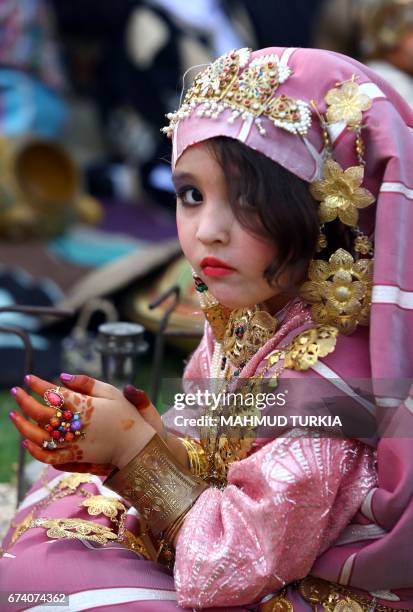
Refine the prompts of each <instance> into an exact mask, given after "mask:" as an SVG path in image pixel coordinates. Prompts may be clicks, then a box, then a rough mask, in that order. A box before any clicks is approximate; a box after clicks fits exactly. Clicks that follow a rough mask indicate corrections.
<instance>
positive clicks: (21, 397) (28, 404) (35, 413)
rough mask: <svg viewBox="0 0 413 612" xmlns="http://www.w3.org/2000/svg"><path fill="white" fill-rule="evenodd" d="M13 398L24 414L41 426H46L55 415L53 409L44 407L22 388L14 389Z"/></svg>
mask: <svg viewBox="0 0 413 612" xmlns="http://www.w3.org/2000/svg"><path fill="white" fill-rule="evenodd" d="M13 396H14V399H15V400H16V402H17V403H18V405H19V406H20V408H21V409H22V410H23V412H24V413H25V414H26V415H27V416H28V417H30V418H31V419H33V420H35V421H37V422H38V423H39V424H40V425H46V423H48V422H49V420H50V419H51V418H52V416H53V415H54V413H55V411H54V410H53V408H49V407H48V406H43V404H41V403H40V402H38V401H37V399H36V398H34V397H33V396H31V395H29V394H28V393H26V391H25V390H24V389H21V388H20V387H14V388H13Z"/></svg>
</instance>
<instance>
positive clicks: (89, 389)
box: [60, 372, 119, 399]
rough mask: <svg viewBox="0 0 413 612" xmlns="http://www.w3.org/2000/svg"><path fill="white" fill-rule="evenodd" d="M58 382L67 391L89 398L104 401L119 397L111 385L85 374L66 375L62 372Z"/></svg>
mask: <svg viewBox="0 0 413 612" xmlns="http://www.w3.org/2000/svg"><path fill="white" fill-rule="evenodd" d="M60 380H61V381H62V382H63V383H64V385H65V386H66V387H67V388H68V389H71V390H72V391H77V392H78V393H83V394H86V395H90V396H91V397H100V398H104V399H116V398H117V397H119V391H118V390H117V389H116V388H115V387H114V386H113V385H108V384H107V383H104V382H102V381H101V380H96V378H91V377H90V376H86V375H85V374H66V372H63V373H62V374H60Z"/></svg>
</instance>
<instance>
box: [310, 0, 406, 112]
mask: <svg viewBox="0 0 413 612" xmlns="http://www.w3.org/2000/svg"><path fill="white" fill-rule="evenodd" d="M315 44H316V45H317V46H319V47H322V48H325V49H331V50H333V51H339V52H341V53H347V54H348V55H351V56H352V57H354V58H356V59H359V60H360V61H362V62H364V63H366V64H367V65H368V66H370V67H371V68H373V70H375V71H376V72H377V73H378V74H379V75H380V76H381V77H382V78H384V79H385V80H386V81H387V82H388V83H390V84H391V85H392V86H393V87H394V88H395V89H396V91H397V92H398V93H399V94H400V95H401V96H402V97H403V98H404V99H405V100H406V102H408V103H409V104H410V106H413V2H412V0H359V1H358V2H355V0H330V1H329V2H327V3H325V4H324V5H323V7H322V10H321V12H320V14H319V17H318V18H317V20H316V29H315Z"/></svg>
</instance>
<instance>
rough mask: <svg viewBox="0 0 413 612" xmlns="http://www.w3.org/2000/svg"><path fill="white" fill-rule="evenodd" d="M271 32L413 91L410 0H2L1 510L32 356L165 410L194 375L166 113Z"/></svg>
mask: <svg viewBox="0 0 413 612" xmlns="http://www.w3.org/2000/svg"><path fill="white" fill-rule="evenodd" d="M274 45H276V46H293V47H296V46H304V47H311V46H315V47H322V48H327V49H331V50H334V51H339V52H343V53H346V54H348V55H351V56H353V57H354V58H356V59H358V60H360V61H362V62H365V63H368V64H369V65H370V66H371V67H372V68H373V69H374V70H376V71H377V72H379V74H380V75H381V76H382V77H383V78H385V79H386V80H388V81H389V82H390V83H391V84H392V85H393V86H394V87H395V89H396V90H397V91H398V92H399V93H400V95H401V96H403V97H404V98H405V99H406V101H407V102H408V103H409V104H413V76H412V75H413V1H410V0H289V1H288V2H285V0H260V1H258V2H257V1H256V0H194V1H192V2H188V1H187V0H142V1H140V0H116V2H115V1H113V0H70V1H68V0H0V483H1V484H0V505H1V506H2V507H3V509H6V508H7V507H8V508H11V507H12V506H13V504H14V497H13V496H14V491H15V488H16V480H17V476H18V470H19V469H20V471H21V470H22V469H23V459H24V458H23V456H22V451H20V450H19V446H20V445H19V444H18V442H19V440H18V436H17V434H16V432H15V429H14V428H13V427H12V426H11V424H10V423H9V420H8V418H7V415H8V412H9V410H11V409H12V408H13V407H14V403H13V402H12V400H11V398H10V395H9V389H10V387H12V386H13V385H19V384H20V385H21V384H22V381H23V375H24V373H25V371H27V370H31V371H32V372H33V373H35V374H37V375H39V376H42V377H44V378H47V379H49V380H51V381H53V380H56V376H57V375H58V374H59V372H61V371H64V370H65V371H69V372H83V371H85V372H88V373H90V374H92V375H95V376H100V377H105V378H107V379H109V380H112V381H113V382H115V384H119V385H120V384H123V383H124V382H125V381H132V382H135V383H136V384H138V385H139V386H141V387H143V388H145V389H146V390H147V391H148V392H149V393H150V394H151V396H152V397H153V398H155V399H156V401H157V405H158V407H159V409H160V410H162V409H163V408H164V406H163V404H162V395H161V394H160V393H159V382H160V381H161V380H162V378H164V377H166V376H174V377H179V376H180V375H181V374H182V370H183V367H184V363H185V360H186V359H187V356H188V354H189V353H190V351H191V350H193V348H194V347H195V346H196V344H197V342H198V341H199V338H200V337H201V335H202V330H203V317H202V313H201V312H200V311H199V308H198V304H197V300H196V297H195V295H194V289H193V285H192V279H191V270H190V269H189V267H188V265H187V264H186V263H185V262H184V261H183V259H182V258H181V256H180V251H179V245H178V242H177V238H176V228H175V220H174V197H173V192H172V186H171V177H170V162H169V159H170V142H169V141H168V139H167V138H165V137H164V136H163V135H161V133H160V128H161V127H162V126H163V125H165V123H166V120H165V114H166V113H167V112H170V111H172V110H175V109H176V108H177V107H178V105H179V100H180V97H181V93H182V89H183V79H182V75H183V74H184V73H185V72H186V71H188V72H187V76H186V80H185V84H186V85H188V83H190V81H191V76H193V75H194V74H195V73H196V71H195V72H194V71H191V70H189V69H190V68H191V67H193V66H199V65H203V64H206V63H208V62H209V61H210V60H211V59H213V58H214V57H216V56H217V55H220V54H222V53H225V52H226V51H229V50H231V49H232V48H236V47H242V46H250V47H252V48H260V47H266V46H274ZM168 292H169V293H168ZM162 296H163V297H164V298H165V299H163V301H162ZM156 299H158V301H159V300H161V303H160V304H159V305H157V306H156V307H154V308H153V309H150V308H149V304H150V303H151V302H153V301H154V300H156ZM21 306H25V307H26V308H23V309H21V308H20V309H19V308H16V307H21ZM33 307H34V308H33ZM36 308H37V310H36ZM50 309H57V310H56V311H54V312H52V314H53V316H51V311H50ZM119 321H122V322H126V323H128V324H129V327H128V326H126V327H125V325H123V326H122V325H119V323H117V322H119ZM105 323H106V324H109V327H106V328H102V325H103V324H105ZM113 326H114V327H113ZM137 326H138V327H137ZM139 326H143V327H139ZM113 337H114V338H115V341H114V342H115V345H116V346H117V348H116V350H115V351H114V349H113V342H112V340H113ZM24 342H25V343H26V348H24ZM110 347H112V348H110ZM125 347H126V348H125ZM111 351H112V353H113V354H111ZM116 351H117V352H116ZM122 351H123V353H122ZM128 351H129V352H128ZM115 353H116V354H115ZM119 355H123V357H119ZM131 355H133V358H132V359H131ZM128 359H129V361H130V362H131V363H128V364H127V363H126V362H127V361H128ZM111 360H112V362H113V363H112V362H111ZM122 360H123V361H122ZM114 362H116V363H114ZM102 368H103V369H102ZM30 469H32V470H34V468H31V464H30V465H29V466H28V468H27V469H26V480H28V481H30V478H32V477H33V474H34V472H33V474H32V475H31V473H30ZM20 478H21V474H20ZM4 516H7V513H6V511H5V512H4Z"/></svg>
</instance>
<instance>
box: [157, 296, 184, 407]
mask: <svg viewBox="0 0 413 612" xmlns="http://www.w3.org/2000/svg"><path fill="white" fill-rule="evenodd" d="M180 294H181V290H180V288H179V287H178V285H173V286H172V287H170V289H168V290H167V291H165V292H164V293H162V295H160V296H159V297H158V298H157V299H156V300H154V301H153V302H151V303H150V304H149V308H150V309H151V310H153V309H154V308H156V307H157V306H159V305H160V304H162V302H164V301H165V300H166V299H167V298H168V297H169V296H170V295H173V296H174V299H173V302H172V304H171V305H170V306H168V308H167V309H166V310H165V313H164V315H163V317H162V319H161V320H160V323H159V328H158V332H157V334H156V339H155V350H154V356H153V362H152V380H151V400H152V403H153V404H154V406H156V402H157V400H158V395H159V387H160V375H161V367H162V359H163V349H164V332H165V329H166V326H167V325H168V321H169V317H170V316H171V314H172V312H173V311H174V310H175V308H176V307H177V305H178V303H179V298H180Z"/></svg>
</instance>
